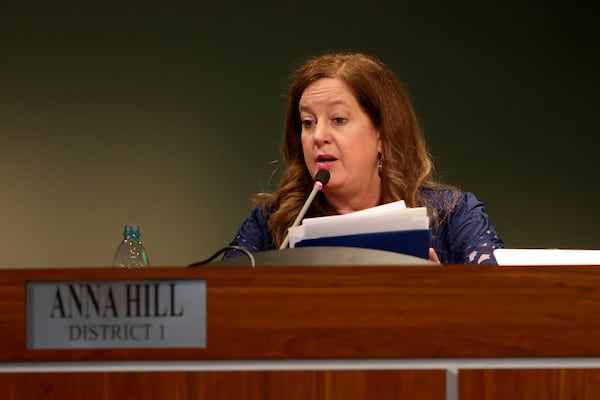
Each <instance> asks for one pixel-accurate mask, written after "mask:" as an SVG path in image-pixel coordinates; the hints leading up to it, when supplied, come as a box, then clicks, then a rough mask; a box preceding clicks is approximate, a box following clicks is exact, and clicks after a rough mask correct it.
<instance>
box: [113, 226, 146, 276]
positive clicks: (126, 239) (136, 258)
mask: <svg viewBox="0 0 600 400" xmlns="http://www.w3.org/2000/svg"><path fill="white" fill-rule="evenodd" d="M140 236H141V234H140V228H139V226H136V225H125V229H124V230H123V241H122V242H121V244H119V247H118V248H117V252H116V253H115V258H114V259H113V266H114V267H121V268H145V267H147V266H148V255H147V254H146V249H144V245H142V242H141V241H140Z"/></svg>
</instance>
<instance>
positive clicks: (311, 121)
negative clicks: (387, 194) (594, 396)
mask: <svg viewBox="0 0 600 400" xmlns="http://www.w3.org/2000/svg"><path fill="white" fill-rule="evenodd" d="M299 112H300V120H301V121H302V150H303V152H304V160H305V161H306V166H307V168H308V170H309V171H310V174H311V176H314V175H315V174H316V172H317V171H318V170H319V169H327V170H329V172H330V174H331V178H330V180H329V183H328V184H327V186H326V187H325V189H324V192H325V194H326V195H327V197H328V198H329V197H330V195H331V196H333V197H336V198H337V199H338V200H339V199H343V198H347V199H348V200H349V201H352V202H354V201H355V200H356V199H361V198H365V199H366V198H371V197H373V196H375V198H376V200H375V201H378V199H379V189H380V183H381V180H380V178H379V173H378V159H377V153H378V152H380V151H381V141H380V138H379V132H378V131H377V129H376V128H375V127H374V126H373V123H372V122H371V119H370V118H369V117H368V115H367V114H366V113H365V112H364V111H363V110H362V108H361V107H360V105H359V104H358V101H357V100H356V98H355V97H354V95H353V94H352V92H351V90H350V88H349V87H348V86H347V85H346V83H345V82H344V81H343V80H341V79H340V78H323V79H320V80H318V81H316V82H314V83H312V84H311V85H309V86H308V87H307V88H306V89H305V90H304V92H303V93H302V97H301V98H300V104H299ZM361 196H362V197H361ZM372 205H376V204H371V205H369V206H372Z"/></svg>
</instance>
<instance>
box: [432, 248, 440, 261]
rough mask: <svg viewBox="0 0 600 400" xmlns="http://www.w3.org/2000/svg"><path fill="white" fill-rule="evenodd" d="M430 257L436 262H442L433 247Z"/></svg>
mask: <svg viewBox="0 0 600 400" xmlns="http://www.w3.org/2000/svg"><path fill="white" fill-rule="evenodd" d="M429 259H430V260H431V261H433V262H434V263H436V264H441V262H440V259H439V258H438V256H437V254H436V252H435V250H434V249H433V248H432V247H430V248H429Z"/></svg>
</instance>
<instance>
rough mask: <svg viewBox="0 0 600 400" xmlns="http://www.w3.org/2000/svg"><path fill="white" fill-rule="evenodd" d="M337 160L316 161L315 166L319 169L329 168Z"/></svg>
mask: <svg viewBox="0 0 600 400" xmlns="http://www.w3.org/2000/svg"><path fill="white" fill-rule="evenodd" d="M336 161H337V160H327V161H325V160H324V161H317V168H319V169H330V168H331V167H333V164H335V162H336Z"/></svg>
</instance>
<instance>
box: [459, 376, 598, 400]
mask: <svg viewBox="0 0 600 400" xmlns="http://www.w3.org/2000/svg"><path fill="white" fill-rule="evenodd" d="M458 387H459V397H458V398H459V399H460V400H506V399H511V400H525V399H527V400H529V399H544V400H573V399H577V400H598V399H600V369H576V368H574V369H485V370H483V369H479V370H459V373H458Z"/></svg>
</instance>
